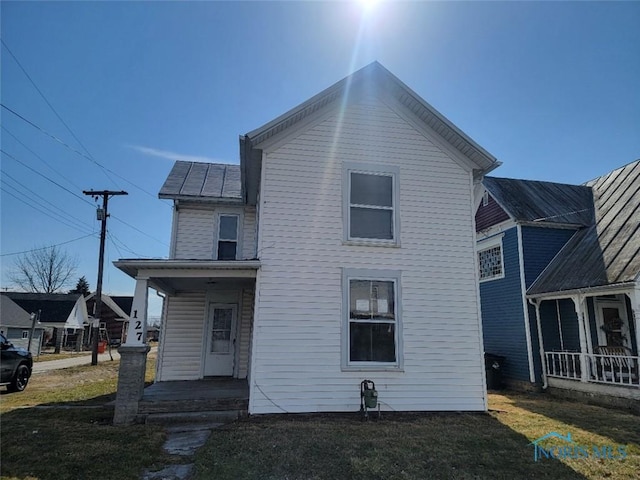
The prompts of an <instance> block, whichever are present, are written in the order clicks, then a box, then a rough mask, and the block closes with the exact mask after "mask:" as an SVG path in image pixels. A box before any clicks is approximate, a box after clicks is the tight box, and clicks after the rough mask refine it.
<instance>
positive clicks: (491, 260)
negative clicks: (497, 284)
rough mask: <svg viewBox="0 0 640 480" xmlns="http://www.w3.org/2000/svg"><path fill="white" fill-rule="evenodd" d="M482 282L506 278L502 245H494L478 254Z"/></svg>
mask: <svg viewBox="0 0 640 480" xmlns="http://www.w3.org/2000/svg"><path fill="white" fill-rule="evenodd" d="M478 267H479V269H480V280H481V281H482V280H492V279H496V278H502V277H504V269H503V265H502V245H494V246H492V247H490V248H487V249H484V250H480V251H479V252H478Z"/></svg>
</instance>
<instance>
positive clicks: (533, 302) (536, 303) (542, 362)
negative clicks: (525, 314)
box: [529, 298, 547, 389]
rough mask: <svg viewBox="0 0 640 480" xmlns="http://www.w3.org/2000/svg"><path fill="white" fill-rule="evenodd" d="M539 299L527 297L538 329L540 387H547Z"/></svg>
mask: <svg viewBox="0 0 640 480" xmlns="http://www.w3.org/2000/svg"><path fill="white" fill-rule="evenodd" d="M541 301H542V300H539V299H537V298H536V299H531V298H530V299H529V303H531V305H533V306H534V308H535V309H536V327H537V330H538V352H539V353H540V365H541V366H542V388H543V389H546V388H547V358H546V355H545V354H544V340H543V338H542V322H541V321H540V302H541Z"/></svg>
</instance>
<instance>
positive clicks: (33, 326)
mask: <svg viewBox="0 0 640 480" xmlns="http://www.w3.org/2000/svg"><path fill="white" fill-rule="evenodd" d="M40 312H42V310H38V313H32V314H31V330H30V331H29V343H28V344H27V350H28V351H29V352H30V351H31V342H32V340H33V335H34V333H35V331H36V323H37V322H39V321H40ZM40 340H42V338H41V339H40ZM38 355H40V349H39V348H38Z"/></svg>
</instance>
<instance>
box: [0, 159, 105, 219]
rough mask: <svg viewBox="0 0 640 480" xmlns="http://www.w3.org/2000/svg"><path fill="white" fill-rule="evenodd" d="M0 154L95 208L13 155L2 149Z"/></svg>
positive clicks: (84, 199)
mask: <svg viewBox="0 0 640 480" xmlns="http://www.w3.org/2000/svg"><path fill="white" fill-rule="evenodd" d="M0 152H1V153H4V154H5V155H6V156H7V157H9V158H11V159H12V160H15V161H16V162H18V163H19V164H20V165H22V166H24V167H26V168H28V169H29V170H31V171H32V172H34V173H35V174H37V175H40V176H41V177H42V178H44V179H45V180H47V181H49V182H51V183H53V184H54V185H56V186H58V187H60V188H61V189H63V190H64V191H65V192H68V193H70V194H71V195H73V196H74V197H76V198H79V199H80V200H82V201H83V202H84V203H87V204H89V205H91V206H92V207H93V206H94V204H93V203H91V202H90V201H89V200H87V199H86V198H84V197H81V196H80V195H78V194H77V193H74V192H72V191H71V190H69V189H68V188H67V187H64V186H62V185H60V184H59V183H58V182H56V181H54V180H51V179H50V178H49V177H47V176H46V175H43V174H42V173H40V172H39V171H37V170H36V169H35V168H33V167H31V166H29V165H27V164H26V163H24V162H23V161H21V160H18V159H17V158H16V157H14V156H13V155H11V154H9V153H7V152H5V151H4V150H2V149H0Z"/></svg>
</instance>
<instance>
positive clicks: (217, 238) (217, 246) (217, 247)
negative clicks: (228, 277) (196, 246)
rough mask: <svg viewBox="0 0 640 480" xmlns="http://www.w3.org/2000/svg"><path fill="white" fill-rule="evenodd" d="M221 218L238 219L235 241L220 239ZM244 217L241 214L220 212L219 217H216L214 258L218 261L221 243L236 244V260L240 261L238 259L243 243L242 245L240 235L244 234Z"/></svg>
mask: <svg viewBox="0 0 640 480" xmlns="http://www.w3.org/2000/svg"><path fill="white" fill-rule="evenodd" d="M221 217H236V218H237V219H238V223H237V224H236V238H235V239H229V238H221V237H220V219H221ZM241 225H242V215H241V214H240V213H235V212H220V213H218V215H217V217H216V245H215V252H214V255H215V256H214V258H215V259H216V260H218V249H219V248H220V242H236V258H235V259H234V260H238V258H240V255H241V253H240V249H241V243H240V233H241V232H242V228H241Z"/></svg>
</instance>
